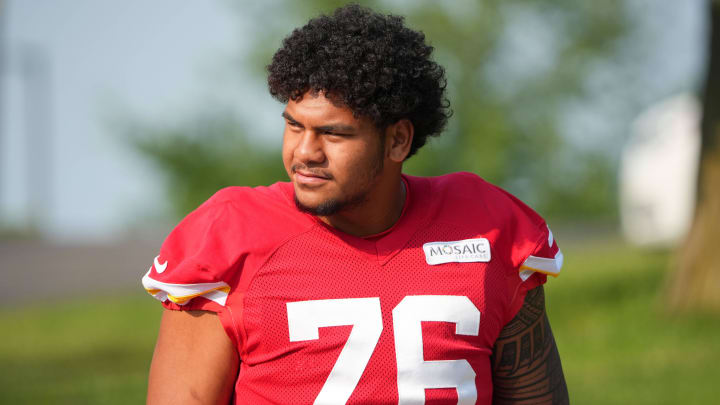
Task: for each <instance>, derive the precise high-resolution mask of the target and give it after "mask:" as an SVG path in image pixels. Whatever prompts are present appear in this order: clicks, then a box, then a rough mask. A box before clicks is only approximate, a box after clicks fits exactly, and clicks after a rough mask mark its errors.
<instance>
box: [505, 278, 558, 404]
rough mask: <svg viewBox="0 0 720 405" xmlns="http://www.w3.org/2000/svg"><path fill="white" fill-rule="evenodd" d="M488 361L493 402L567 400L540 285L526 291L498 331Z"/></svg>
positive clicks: (548, 402) (549, 401)
mask: <svg viewBox="0 0 720 405" xmlns="http://www.w3.org/2000/svg"><path fill="white" fill-rule="evenodd" d="M491 361H492V367H493V404H495V405H504V404H528V405H529V404H548V405H564V404H569V398H568V391H567V386H566V384H565V377H564V375H563V371H562V365H561V364H560V354H559V353H558V350H557V345H556V344H555V338H554V337H553V334H552V331H551V330H550V322H548V319H547V316H546V314H545V292H544V290H543V287H542V286H540V287H537V288H535V289H533V290H531V291H528V293H527V295H526V297H525V303H524V304H523V306H522V308H521V309H520V311H519V312H518V314H517V315H516V316H515V318H513V319H512V320H511V321H510V322H509V323H508V324H507V325H505V327H504V328H503V330H502V331H501V332H500V336H499V337H498V339H497V341H496V342H495V347H494V349H493V355H492V359H491Z"/></svg>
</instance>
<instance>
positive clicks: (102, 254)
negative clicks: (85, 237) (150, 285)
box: [0, 240, 162, 306]
mask: <svg viewBox="0 0 720 405" xmlns="http://www.w3.org/2000/svg"><path fill="white" fill-rule="evenodd" d="M161 242H162V241H161V240H157V241H125V242H115V243H105V244H96V245H88V244H84V245H80V244H52V243H49V242H45V241H0V306H8V305H17V304H27V303H31V302H32V301H34V300H37V299H48V298H49V299H57V298H65V297H71V296H79V295H83V294H86V295H92V296H99V295H101V294H102V293H103V292H112V291H122V290H125V291H130V290H135V291H140V289H141V288H142V287H141V285H140V278H141V277H142V275H143V274H144V273H145V272H146V271H147V269H148V268H149V267H150V266H151V265H152V260H153V258H154V257H155V255H156V254H157V253H156V252H157V251H158V250H159V248H160V244H161Z"/></svg>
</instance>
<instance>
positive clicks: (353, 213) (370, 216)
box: [318, 175, 407, 237]
mask: <svg viewBox="0 0 720 405" xmlns="http://www.w3.org/2000/svg"><path fill="white" fill-rule="evenodd" d="M405 187H406V186H405V182H404V181H403V180H402V178H401V177H400V176H399V175H398V177H397V180H396V181H393V182H392V183H391V184H389V185H387V186H386V187H379V188H378V189H377V190H376V192H374V193H372V194H371V195H369V196H368V199H367V200H366V201H365V202H363V203H362V204H360V205H358V206H355V207H351V208H348V209H346V210H343V211H341V212H339V213H337V214H334V215H331V216H327V217H318V218H319V219H320V220H321V221H323V222H324V223H326V224H328V225H330V226H332V227H333V228H336V229H338V230H340V231H343V232H345V233H347V234H350V235H353V236H358V237H367V236H372V235H376V234H379V233H382V232H384V231H386V230H388V229H390V228H392V226H393V225H395V223H396V222H397V221H398V220H399V219H400V216H401V215H402V211H403V206H404V205H405V198H406V196H407V190H406V189H405Z"/></svg>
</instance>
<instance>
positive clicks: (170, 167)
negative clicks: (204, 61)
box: [126, 113, 285, 217]
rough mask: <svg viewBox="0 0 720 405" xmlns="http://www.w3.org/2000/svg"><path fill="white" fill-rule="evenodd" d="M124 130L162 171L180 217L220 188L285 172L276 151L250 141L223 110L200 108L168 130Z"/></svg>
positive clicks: (271, 178) (258, 181)
mask: <svg viewBox="0 0 720 405" xmlns="http://www.w3.org/2000/svg"><path fill="white" fill-rule="evenodd" d="M126 132H127V133H128V134H129V135H130V139H131V140H132V143H133V145H134V146H135V147H136V149H137V150H138V151H140V152H142V153H143V154H145V155H147V156H150V157H151V158H152V161H153V162H154V163H155V164H156V165H157V166H158V167H159V169H160V171H161V172H162V173H163V174H165V176H166V179H167V183H168V186H169V187H168V194H169V197H170V200H171V201H172V202H173V208H174V214H175V215H176V216H179V217H180V216H184V215H185V214H187V213H188V212H190V211H191V210H193V209H195V208H196V207H197V206H198V205H200V203H201V202H202V201H204V200H207V199H208V198H209V197H210V196H211V195H213V194H214V193H215V192H216V191H217V190H219V189H220V188H223V187H227V186H234V185H243V186H258V185H263V184H270V183H273V182H275V181H277V180H278V179H279V178H282V176H284V173H285V171H284V169H283V166H282V161H281V160H280V158H279V153H278V152H273V151H271V150H268V149H264V148H259V147H257V146H255V145H253V144H252V143H251V141H250V140H249V139H248V138H247V136H246V135H245V134H246V133H247V132H246V131H244V130H243V127H242V126H241V125H240V124H239V123H238V122H236V121H235V120H234V119H233V118H232V116H231V115H230V114H227V113H213V114H210V113H204V114H201V115H200V116H198V117H193V118H192V121H191V122H190V123H189V124H188V123H182V124H180V125H178V126H176V127H174V128H170V129H168V128H165V127H160V128H158V127H149V126H144V127H135V128H132V129H127V130H126Z"/></svg>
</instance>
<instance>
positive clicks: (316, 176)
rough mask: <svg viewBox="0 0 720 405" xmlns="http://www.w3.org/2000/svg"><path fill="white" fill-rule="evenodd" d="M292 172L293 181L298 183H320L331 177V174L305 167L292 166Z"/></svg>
mask: <svg viewBox="0 0 720 405" xmlns="http://www.w3.org/2000/svg"><path fill="white" fill-rule="evenodd" d="M292 172H293V176H294V178H295V181H296V182H297V183H300V184H306V185H314V184H321V183H324V182H326V181H328V180H330V179H331V176H330V175H328V174H326V173H323V172H320V171H316V170H310V169H306V168H302V169H301V168H293V170H292Z"/></svg>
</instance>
